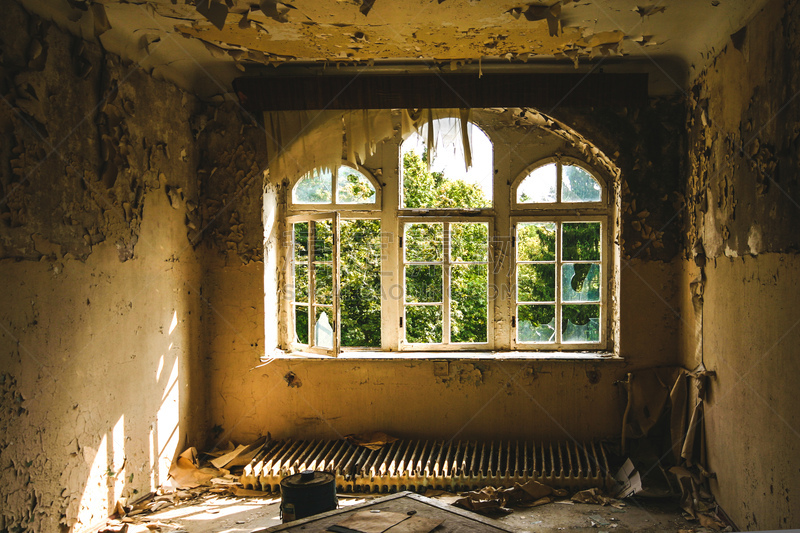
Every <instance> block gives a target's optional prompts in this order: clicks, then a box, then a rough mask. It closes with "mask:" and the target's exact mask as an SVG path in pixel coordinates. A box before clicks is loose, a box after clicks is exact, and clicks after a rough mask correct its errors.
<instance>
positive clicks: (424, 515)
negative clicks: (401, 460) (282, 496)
mask: <svg viewBox="0 0 800 533" xmlns="http://www.w3.org/2000/svg"><path fill="white" fill-rule="evenodd" d="M365 511H366V513H365ZM373 511H380V513H372V512H373ZM409 513H410V514H409ZM370 514H372V515H373V516H375V518H372V519H371V517H370V516H369V515H370ZM400 515H402V516H404V517H405V516H410V517H411V518H413V519H414V520H410V519H409V520H403V521H401V522H394V524H395V525H392V524H391V522H393V519H396V518H398V517H399V516H400ZM378 517H380V519H379V518H378ZM383 519H385V523H386V524H387V525H386V528H385V529H381V530H380V531H381V532H386V533H395V532H397V533H399V532H401V531H402V532H409V533H411V532H413V533H417V532H422V531H435V532H436V533H467V532H478V533H481V532H487V533H493V532H503V533H516V532H517V531H518V530H517V529H513V528H511V527H509V526H506V525H505V524H501V523H500V522H497V521H495V520H492V519H490V518H486V517H483V516H481V515H479V514H476V513H473V512H470V511H465V510H463V509H459V508H457V507H453V506H452V505H447V504H443V503H441V502H438V501H436V500H432V499H430V498H426V497H424V496H420V495H419V494H414V493H413V492H399V493H397V494H391V495H389V496H385V497H383V498H378V499H375V500H372V501H369V502H365V503H363V504H359V505H354V506H352V507H346V508H343V509H336V510H333V511H328V512H326V513H321V514H318V515H314V516H309V517H308V518H303V519H301V520H295V521H294V522H288V523H286V524H280V525H277V526H273V527H270V528H267V529H259V530H256V531H253V533H267V532H270V531H288V532H301V531H302V532H303V533H323V532H327V531H328V528H329V527H331V526H339V527H340V528H342V527H344V528H346V529H339V531H347V530H348V529H349V530H351V531H366V530H369V531H373V529H369V528H370V527H380V526H378V525H377V522H378V521H379V520H383ZM359 524H362V525H361V526H360V525H359ZM426 527H427V529H425V528H426ZM359 528H362V529H359ZM398 528H399V529H398ZM334 531H335V529H334Z"/></svg>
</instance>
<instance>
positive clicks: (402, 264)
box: [396, 210, 496, 352]
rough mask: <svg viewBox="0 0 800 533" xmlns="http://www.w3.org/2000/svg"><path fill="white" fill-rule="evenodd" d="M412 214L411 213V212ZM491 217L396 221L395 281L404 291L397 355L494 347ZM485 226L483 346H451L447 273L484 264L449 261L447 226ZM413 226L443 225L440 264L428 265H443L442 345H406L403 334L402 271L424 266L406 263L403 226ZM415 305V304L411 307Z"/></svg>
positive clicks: (403, 275) (459, 343)
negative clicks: (484, 322)
mask: <svg viewBox="0 0 800 533" xmlns="http://www.w3.org/2000/svg"><path fill="white" fill-rule="evenodd" d="M410 211H414V210H410ZM494 220H495V219H494V217H489V216H475V217H472V216H470V217H465V216H457V215H451V216H447V215H441V214H439V215H434V216H427V217H423V216H400V217H398V226H397V227H398V229H399V235H400V239H398V241H399V245H398V260H399V268H397V269H396V271H397V277H398V278H399V280H398V282H399V286H401V287H402V288H403V291H402V296H401V298H400V303H399V305H400V309H399V316H400V317H401V321H400V324H399V326H400V330H399V332H398V336H399V349H400V351H404V352H408V351H453V350H475V351H481V350H484V351H485V350H490V349H492V347H493V346H494V331H493V329H492V324H493V323H494V311H495V307H496V305H494V304H493V302H492V301H491V300H490V298H489V295H490V292H489V289H490V287H491V285H492V283H493V281H494V269H493V265H494V252H493V246H492V236H493V235H494ZM470 222H472V223H486V224H487V225H488V228H487V231H488V233H487V243H486V244H487V249H488V255H487V261H486V270H487V276H486V278H487V279H486V296H487V298H486V302H487V303H486V308H487V309H486V342H451V341H450V311H451V309H450V289H451V286H450V270H451V268H452V266H453V265H464V264H482V263H483V262H479V261H470V262H461V261H458V262H453V261H451V260H450V239H449V236H450V231H449V226H450V224H454V223H470ZM414 223H423V224H435V223H442V224H443V243H442V249H443V250H442V251H443V257H442V262H441V263H429V264H440V265H442V302H441V305H442V342H441V343H430V344H428V343H410V342H406V341H405V336H406V335H405V332H406V325H407V322H406V316H405V314H406V312H405V310H406V287H405V283H406V279H405V268H406V265H407V264H425V263H424V262H417V261H412V262H410V263H407V262H406V260H405V249H406V244H407V243H405V226H406V224H414ZM411 305H417V304H411Z"/></svg>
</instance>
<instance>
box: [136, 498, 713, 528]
mask: <svg viewBox="0 0 800 533" xmlns="http://www.w3.org/2000/svg"><path fill="white" fill-rule="evenodd" d="M377 497H380V495H372V494H370V495H353V496H346V495H339V506H340V507H346V506H350V505H355V504H358V503H362V502H364V501H365V499H373V498H377ZM436 499H437V500H439V501H444V502H448V497H447V496H443V497H438V498H436ZM453 499H455V498H453ZM625 503H626V505H625V507H624V509H616V508H614V507H610V506H600V505H595V504H585V503H574V504H569V503H551V504H548V505H542V506H539V507H533V508H527V509H526V508H516V509H515V510H514V512H513V513H512V514H510V515H507V516H502V517H499V518H497V519H498V520H499V521H501V522H503V523H505V524H507V525H509V526H512V527H514V528H517V529H519V530H520V531H531V532H560V531H569V532H592V533H597V532H600V531H606V532H608V533H612V532H614V533H623V532H645V533H656V532H666V533H670V532H673V533H678V532H682V533H689V532H695V533H700V532H704V531H708V530H706V529H705V528H702V527H700V525H699V524H697V522H694V523H693V522H690V521H687V520H686V519H685V518H683V516H682V513H681V510H680V508H679V507H678V505H677V503H676V502H673V501H657V500H635V499H627V500H625ZM279 506H280V497H275V498H237V497H231V496H221V495H214V494H211V493H209V494H206V495H204V496H203V497H200V498H197V499H195V500H192V501H190V502H186V503H185V504H181V505H178V506H176V507H170V508H169V509H165V510H163V511H160V512H156V513H152V514H149V515H147V517H142V518H140V519H138V520H136V523H130V524H128V526H129V527H128V529H127V533H150V531H161V532H162V533H183V532H186V533H250V532H251V531H254V530H258V529H263V528H266V527H270V526H274V525H277V524H280V523H281V521H280V516H279Z"/></svg>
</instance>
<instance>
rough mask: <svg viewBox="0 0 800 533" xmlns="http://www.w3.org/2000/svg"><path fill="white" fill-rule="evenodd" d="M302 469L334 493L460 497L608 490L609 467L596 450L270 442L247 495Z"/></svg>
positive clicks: (244, 479) (247, 479)
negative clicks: (467, 493)
mask: <svg viewBox="0 0 800 533" xmlns="http://www.w3.org/2000/svg"><path fill="white" fill-rule="evenodd" d="M303 470H323V471H326V472H330V473H332V474H333V475H334V476H336V488H337V490H338V491H339V492H395V491H399V490H412V491H417V492H423V491H424V490H426V489H428V488H431V489H443V490H450V491H463V490H472V489H477V488H482V487H486V486H493V487H513V486H514V483H525V482H527V481H530V480H536V481H539V482H541V483H544V484H546V485H550V486H552V487H557V488H569V489H584V488H591V487H600V488H607V487H609V486H610V485H611V479H612V478H611V476H610V474H609V469H608V460H607V458H606V453H605V450H604V449H603V446H602V444H600V443H594V442H590V443H582V444H581V443H578V442H562V443H551V444H536V443H531V442H519V441H515V442H512V441H505V442H503V441H498V442H475V441H469V442H464V441H461V442H444V441H429V440H428V441H425V440H399V441H396V442H393V443H392V444H387V445H385V446H383V447H382V448H381V449H379V450H370V449H368V448H363V447H358V446H353V445H352V444H350V443H349V442H347V441H344V440H313V441H306V440H292V439H288V440H274V441H269V442H267V443H266V444H265V446H264V448H262V450H261V451H260V452H259V453H258V454H257V455H256V457H255V458H254V459H253V461H251V462H250V464H248V465H247V466H245V468H244V471H243V473H242V475H241V477H240V482H241V483H242V484H243V485H244V487H245V488H249V489H255V490H263V491H268V492H278V491H279V486H280V481H281V479H282V478H284V477H285V476H290V475H293V474H296V473H298V472H301V471H303Z"/></svg>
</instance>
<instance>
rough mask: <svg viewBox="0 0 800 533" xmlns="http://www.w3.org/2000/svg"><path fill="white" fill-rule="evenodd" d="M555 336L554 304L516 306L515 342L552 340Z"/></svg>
mask: <svg viewBox="0 0 800 533" xmlns="http://www.w3.org/2000/svg"><path fill="white" fill-rule="evenodd" d="M555 337H556V306H555V305H520V306H518V307H517V342H554V341H555Z"/></svg>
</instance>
